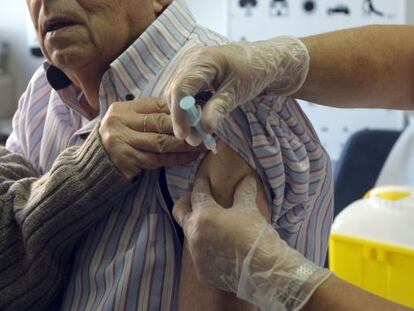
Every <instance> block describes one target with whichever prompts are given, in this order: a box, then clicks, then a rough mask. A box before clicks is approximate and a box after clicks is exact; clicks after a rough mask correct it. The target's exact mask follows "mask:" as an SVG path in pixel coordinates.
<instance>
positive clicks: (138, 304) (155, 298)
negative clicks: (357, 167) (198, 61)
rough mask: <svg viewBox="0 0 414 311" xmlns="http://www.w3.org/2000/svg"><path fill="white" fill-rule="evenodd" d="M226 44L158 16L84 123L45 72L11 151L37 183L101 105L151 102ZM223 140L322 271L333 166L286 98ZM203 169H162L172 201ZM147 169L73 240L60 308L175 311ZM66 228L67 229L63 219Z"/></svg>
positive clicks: (163, 219)
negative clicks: (203, 55)
mask: <svg viewBox="0 0 414 311" xmlns="http://www.w3.org/2000/svg"><path fill="white" fill-rule="evenodd" d="M226 42H228V41H227V40H226V39H225V38H222V37H220V36H219V35H217V34H215V33H213V32H211V31H209V30H208V29H205V28H202V27H200V26H198V25H197V24H196V22H195V20H194V18H193V17H192V15H191V13H190V11H189V10H188V8H187V6H186V4H185V3H184V1H183V0H175V1H173V3H172V4H171V5H170V6H169V7H168V8H167V9H166V10H165V12H164V13H163V14H162V15H161V16H160V17H159V18H158V19H157V20H156V21H155V22H154V23H153V24H152V25H151V26H150V27H149V28H148V29H147V30H146V31H145V33H144V34H142V35H141V36H140V38H138V39H137V40H136V41H135V42H134V43H133V44H132V45H131V46H130V47H129V48H128V49H127V50H126V51H125V52H124V53H122V55H120V57H119V58H118V59H116V60H115V61H114V62H113V63H112V64H111V66H110V69H109V70H108V71H107V72H106V73H105V75H104V76H103V79H102V83H101V88H100V104H101V107H100V108H101V111H100V116H99V117H98V118H96V119H95V120H92V121H91V120H89V119H88V118H87V116H88V114H87V111H84V109H82V102H83V101H84V98H83V95H82V93H81V92H80V91H79V90H78V89H77V88H76V87H75V86H74V85H72V84H70V81H67V80H66V79H65V78H64V76H62V74H61V73H60V72H59V71H58V70H56V68H54V67H53V66H49V65H47V64H45V66H43V67H42V68H40V69H39V70H38V71H37V72H36V73H35V74H34V76H33V78H32V80H31V82H30V84H29V86H28V89H27V91H26V92H25V94H24V95H23V96H22V98H21V100H20V103H19V108H18V111H17V113H16V115H15V117H14V122H13V128H14V131H13V134H12V136H11V137H10V138H9V140H8V141H7V148H8V150H10V151H13V152H17V153H20V154H22V155H23V156H24V157H25V158H26V159H27V160H28V161H30V163H31V164H32V166H33V167H34V168H35V170H36V171H37V172H38V174H39V175H43V174H45V173H47V172H48V171H49V170H50V169H51V167H52V165H53V163H54V161H55V159H56V158H57V157H58V156H59V154H61V153H62V151H64V150H65V149H66V148H68V147H70V146H75V145H80V144H82V143H83V142H84V139H85V137H87V135H88V134H89V133H90V132H91V130H92V129H93V127H94V126H95V125H96V124H97V122H99V120H100V119H101V118H102V117H103V116H104V115H105V113H106V112H107V110H108V107H109V106H110V104H111V103H113V102H115V101H121V100H125V99H126V98H128V97H129V96H128V95H129V94H132V95H133V96H134V97H135V98H137V99H139V98H143V97H147V96H152V97H158V96H161V95H162V94H163V90H164V88H165V86H166V85H167V83H168V82H169V79H171V76H172V74H173V73H174V71H175V69H176V68H177V67H178V66H179V65H180V63H181V62H185V59H186V58H185V54H186V53H187V52H188V50H189V49H191V48H192V47H195V46H202V45H218V44H223V43H226ZM219 137H220V139H222V140H224V141H225V142H226V143H227V144H228V145H229V146H231V147H232V148H233V149H234V150H236V151H237V152H238V153H239V154H240V156H241V157H243V159H245V160H246V161H247V162H248V163H249V164H250V165H251V166H252V167H253V168H255V169H256V171H257V172H258V174H259V175H260V177H261V179H262V181H263V184H264V186H265V188H266V191H267V196H268V201H269V208H270V209H271V212H272V221H273V226H274V228H275V229H276V230H277V231H278V232H279V233H280V235H281V236H282V238H284V239H285V240H286V241H287V242H288V243H289V245H291V246H292V247H295V248H296V249H298V250H299V251H300V252H301V253H303V254H304V255H306V256H307V257H308V258H309V259H311V260H313V261H314V262H316V263H318V264H322V263H323V262H324V259H325V255H326V250H327V241H328V234H329V229H330V225H331V222H332V195H333V194H332V181H331V167H330V161H329V158H328V156H327V154H326V152H325V150H324V149H323V148H322V147H321V144H320V142H319V140H318V138H317V136H316V134H315V133H314V131H313V129H312V127H311V125H310V124H309V121H308V120H307V118H306V117H305V116H304V115H303V113H302V111H301V109H300V108H299V106H298V105H297V103H296V102H295V101H294V100H291V99H286V98H282V97H274V96H268V95H263V96H261V97H259V98H257V99H255V100H254V101H253V102H251V103H248V104H246V105H245V106H244V107H243V108H242V109H238V110H236V111H234V112H233V113H232V115H231V116H230V117H229V118H227V120H226V122H225V124H224V125H223V127H222V128H221V130H220V134H219ZM199 164H200V161H196V162H194V163H192V164H190V165H187V166H182V167H174V168H171V169H167V170H166V177H167V183H168V187H169V189H170V193H171V195H172V197H173V198H174V199H176V198H178V197H179V196H180V195H181V194H183V193H185V192H187V191H189V190H191V185H192V183H193V180H194V176H195V173H196V170H197V168H198V165H199ZM159 177H160V171H146V172H145V173H144V174H142V176H141V177H140V178H139V180H137V181H136V183H135V185H134V187H133V189H132V190H131V191H129V192H128V193H127V194H126V195H124V196H123V197H122V198H120V199H119V202H118V204H117V206H116V208H114V209H113V210H112V211H111V212H110V213H109V214H107V216H106V217H104V219H103V220H102V221H100V222H99V223H98V224H96V225H94V226H93V227H91V228H90V229H89V230H88V233H87V234H86V235H85V236H84V237H83V238H82V239H80V240H79V241H78V245H77V247H76V248H75V252H74V254H73V263H72V267H71V270H70V275H69V278H68V280H67V283H66V284H56V286H61V288H62V295H63V304H62V306H61V308H62V310H91V311H92V310H141V311H142V310H175V309H176V307H177V297H178V296H177V294H178V279H179V264H180V262H181V251H182V249H181V244H180V241H179V239H178V237H177V232H176V230H175V228H174V226H173V223H172V218H171V214H170V211H169V209H168V206H167V205H166V203H165V201H164V198H163V195H162V191H161V188H160V184H159ZM68 225H70V219H68Z"/></svg>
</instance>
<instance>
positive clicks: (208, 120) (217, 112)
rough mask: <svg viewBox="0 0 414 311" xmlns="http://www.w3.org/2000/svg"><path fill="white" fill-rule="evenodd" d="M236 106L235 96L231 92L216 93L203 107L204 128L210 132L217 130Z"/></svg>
mask: <svg viewBox="0 0 414 311" xmlns="http://www.w3.org/2000/svg"><path fill="white" fill-rule="evenodd" d="M235 107H236V101H235V96H234V95H233V94H232V93H231V92H227V91H226V92H218V93H216V94H215V95H214V96H213V97H212V98H211V99H210V100H209V101H208V102H207V104H206V105H205V107H204V108H203V116H202V122H203V127H204V129H205V130H206V131H207V132H209V133H213V132H216V131H217V128H218V126H219V124H220V123H221V122H222V121H223V119H224V118H225V117H226V115H227V114H229V113H230V112H231V111H232V110H233V109H234V108H235Z"/></svg>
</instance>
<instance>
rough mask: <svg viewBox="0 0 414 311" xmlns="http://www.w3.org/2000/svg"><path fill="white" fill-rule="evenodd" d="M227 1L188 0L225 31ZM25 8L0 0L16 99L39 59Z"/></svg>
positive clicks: (0, 34) (413, 10)
mask: <svg viewBox="0 0 414 311" xmlns="http://www.w3.org/2000/svg"><path fill="white" fill-rule="evenodd" d="M229 1H238V0H187V2H188V3H189V5H190V7H191V8H192V10H193V12H194V14H195V15H196V17H197V20H198V21H199V22H200V24H203V25H205V26H207V27H209V28H211V29H213V30H215V31H217V32H219V33H222V34H228V23H229V19H228V10H227V8H228V3H229ZM407 2H408V8H407V15H408V21H409V22H410V23H413V24H414V1H407ZM26 10H27V9H26V2H25V1H23V0H0V41H3V40H6V41H8V42H9V43H10V44H11V50H12V55H11V59H10V73H11V75H12V76H13V78H14V79H15V83H16V101H17V99H18V97H19V96H20V94H21V93H22V92H23V91H24V89H25V87H26V85H27V83H28V81H29V79H30V77H31V75H32V73H33V72H34V71H35V70H36V68H37V67H38V66H39V65H40V64H41V63H42V60H41V59H38V58H35V57H33V56H31V55H30V53H29V49H28V47H27V35H26V16H25V14H26Z"/></svg>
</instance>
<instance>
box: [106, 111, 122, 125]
mask: <svg viewBox="0 0 414 311" xmlns="http://www.w3.org/2000/svg"><path fill="white" fill-rule="evenodd" d="M118 121H119V117H118V116H117V115H116V114H115V113H114V112H109V113H108V114H107V115H106V116H105V119H104V121H103V124H105V126H106V127H108V128H111V127H113V126H115V125H116V124H117V123H118Z"/></svg>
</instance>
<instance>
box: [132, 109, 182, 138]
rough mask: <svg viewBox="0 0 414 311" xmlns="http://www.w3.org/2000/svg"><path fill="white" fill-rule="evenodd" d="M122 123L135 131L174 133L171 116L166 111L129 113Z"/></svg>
mask: <svg viewBox="0 0 414 311" xmlns="http://www.w3.org/2000/svg"><path fill="white" fill-rule="evenodd" d="M124 123H125V125H126V126H127V127H129V128H130V129H132V130H134V131H136V132H146V133H161V134H171V135H172V134H174V132H173V126H172V120H171V116H170V115H168V114H166V113H148V114H131V115H128V116H126V118H125V119H124Z"/></svg>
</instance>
